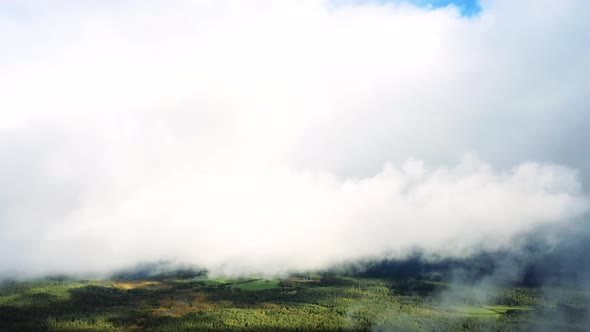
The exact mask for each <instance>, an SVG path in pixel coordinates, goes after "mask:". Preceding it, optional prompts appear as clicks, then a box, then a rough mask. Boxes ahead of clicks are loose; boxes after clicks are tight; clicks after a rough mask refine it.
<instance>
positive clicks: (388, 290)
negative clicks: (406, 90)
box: [0, 273, 590, 331]
mask: <svg viewBox="0 0 590 332" xmlns="http://www.w3.org/2000/svg"><path fill="white" fill-rule="evenodd" d="M588 303H590V294H589V293H588V292H584V291H581V290H576V289H574V288H572V289H568V288H564V287H562V288H559V289H549V288H539V287H503V288H493V289H492V288H490V289H487V288H485V287H483V286H481V285H477V284H472V285H457V284H453V283H447V282H443V281H433V280H421V279H411V278H405V279H391V278H370V277H358V276H357V277H352V276H345V275H338V274H334V273H323V274H300V275H294V276H290V277H285V278H281V279H274V278H263V277H260V278H258V277H242V278H231V279H230V278H214V277H208V276H207V275H206V274H190V273H189V274H183V273H179V274H174V275H165V276H162V275H160V276H155V277H142V278H135V277H131V276H118V277H116V278H112V279H108V280H105V279H102V280H99V279H96V280H72V279H68V278H51V279H42V280H35V281H16V280H12V281H4V282H2V284H1V287H0V331H46V330H49V331H260V330H268V331H309V330H320V331H531V330H535V331H536V330H546V331H584V330H587V327H588V326H589V325H588V323H589V322H588V320H587V317H588V307H587V304H588Z"/></svg>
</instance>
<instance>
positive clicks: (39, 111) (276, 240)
mask: <svg viewBox="0 0 590 332" xmlns="http://www.w3.org/2000/svg"><path fill="white" fill-rule="evenodd" d="M589 10H590V2H588V1H585V0H564V1H559V2H557V1H550V0H520V1H513V0H512V1H509V0H484V1H481V2H480V3H479V4H478V3H476V2H463V1H461V2H459V1H457V2H453V3H451V4H448V1H437V2H432V3H426V2H397V1H396V2H379V1H360V2H359V1H354V2H353V1H342V2H338V3H335V2H334V1H329V0H325V1H324V0H318V1H312V0H299V1H295V0H293V1H291V0H284V1H269V0H239V1H238V0H223V1H218V0H216V1H213V0H202V1H180V0H178V1H167V2H166V3H163V2H158V1H134V0H127V1H117V2H115V1H85V2H79V1H76V2H74V1H65V0H64V1H52V2H45V1H35V0H27V1H3V2H2V3H1V5H0V40H2V43H1V46H0V47H1V49H0V93H1V98H0V252H3V253H10V254H4V255H0V275H7V276H9V275H27V276H38V275H44V274H55V273H99V272H104V271H114V270H116V269H121V268H125V267H127V266H131V265H133V264H137V263H142V262H153V261H159V260H167V261H172V262H177V263H179V264H195V265H198V266H203V267H206V268H208V269H210V270H211V271H216V272H218V273H222V274H244V273H246V274H248V273H271V274H272V273H284V272H288V271H299V270H310V269H322V268H326V267H329V266H332V265H333V264H338V263H343V262H348V261H354V260H358V259H366V258H379V257H403V256H404V255H406V254H407V253H409V252H411V251H412V250H415V249H420V250H423V251H425V252H426V253H431V254H433V255H434V254H436V255H438V256H445V257H463V256H466V255H469V253H472V252H475V251H477V250H481V249H490V250H495V249H498V250H500V249H504V248H510V247H514V246H515V245H516V244H518V239H519V238H521V237H522V235H523V234H528V233H531V232H534V231H535V230H536V229H538V228H539V227H544V226H553V227H555V226H560V225H563V227H566V226H568V225H571V224H572V222H573V221H574V220H580V219H585V218H587V216H588V209H589V208H590V206H589V201H588V186H589V185H590V156H589V155H588V153H587V151H586V150H587V149H586V147H585V142H589V141H590V134H589V133H590V111H589V110H588V106H587V101H588V100H589V97H590V94H589V92H588V89H587V88H586V87H587V86H589V85H590V82H589V80H590V78H589V77H590V75H588V74H589V73H590V60H589V59H590V44H589V43H587V42H586V41H587V40H590V22H589V21H588V20H587V17H586V16H587V15H586V14H585V13H587V12H589ZM552 241H554V242H555V241H556V242H559V241H561V240H560V239H559V238H555V239H553V240H552Z"/></svg>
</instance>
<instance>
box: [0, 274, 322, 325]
mask: <svg viewBox="0 0 590 332" xmlns="http://www.w3.org/2000/svg"><path fill="white" fill-rule="evenodd" d="M317 287H321V285H317ZM179 289H180V290H182V289H186V286H185V287H178V288H172V289H155V290H152V289H145V288H135V289H129V290H123V289H120V288H116V287H109V286H97V285H88V286H83V287H78V288H73V289H69V290H68V291H67V292H68V296H67V299H63V298H62V299H60V298H59V297H57V296H55V295H53V294H50V293H35V294H31V295H28V296H27V297H26V301H23V303H19V304H17V305H6V304H0V331H14V330H18V331H45V330H47V329H48V328H49V325H48V320H49V319H52V318H55V319H59V320H60V321H71V322H74V321H76V320H78V321H85V322H89V323H94V322H95V321H97V320H98V319H102V320H104V321H105V322H107V323H108V324H109V325H108V326H111V327H113V326H114V327H115V328H122V329H126V328H129V327H132V326H135V327H139V328H141V329H143V328H146V327H148V328H149V327H154V328H156V327H159V326H175V325H182V324H181V323H182V322H190V321H198V322H199V323H204V324H206V325H211V326H219V328H204V329H199V328H190V330H191V331H200V330H207V331H217V330H219V331H229V330H230V328H228V327H224V320H223V317H222V316H211V315H206V314H204V313H203V312H189V313H186V314H184V315H181V316H166V315H162V316H157V315H153V314H152V313H151V312H150V311H151V310H153V309H156V308H158V307H160V305H161V300H163V299H174V298H175V296H174V295H175V294H176V293H175V291H177V290H179ZM189 289H191V288H190V287H189ZM198 291H199V292H201V293H204V294H205V295H206V296H207V302H208V303H212V302H216V301H225V302H226V303H228V302H229V303H232V307H233V308H256V307H257V306H258V305H261V304H263V303H268V302H273V303H284V302H289V303H291V304H296V303H297V302H301V303H302V304H304V303H314V302H315V303H317V302H321V301H322V300H323V297H324V296H320V295H319V294H313V295H312V294H301V293H300V294H297V295H295V296H287V295H285V294H284V291H283V290H282V289H273V290H261V291H243V290H240V289H233V288H231V287H227V286H224V285H220V286H210V287H203V288H199V289H198ZM84 330H85V331H104V330H108V329H105V328H100V327H97V328H96V329H93V328H92V327H90V326H86V327H84ZM240 330H257V331H260V330H261V328H260V327H251V328H248V326H244V327H242V328H240ZM262 330H264V328H262ZM267 330H269V331H271V330H272V331H298V330H301V329H298V328H293V329H281V328H273V327H268V328H267ZM305 330H309V329H305ZM322 330H328V329H322Z"/></svg>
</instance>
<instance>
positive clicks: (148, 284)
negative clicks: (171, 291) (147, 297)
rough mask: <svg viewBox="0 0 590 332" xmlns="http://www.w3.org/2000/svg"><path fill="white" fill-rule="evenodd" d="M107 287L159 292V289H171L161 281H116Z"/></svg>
mask: <svg viewBox="0 0 590 332" xmlns="http://www.w3.org/2000/svg"><path fill="white" fill-rule="evenodd" d="M106 285H109V286H112V287H117V288H120V289H124V290H128V289H135V288H146V289H149V290H157V289H167V288H170V287H171V286H170V285H167V284H164V283H161V282H159V281H145V280H138V281H127V280H126V281H114V282H109V283H107V284H106Z"/></svg>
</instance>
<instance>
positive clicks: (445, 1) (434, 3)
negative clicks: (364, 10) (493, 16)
mask: <svg viewBox="0 0 590 332" xmlns="http://www.w3.org/2000/svg"><path fill="white" fill-rule="evenodd" d="M359 2H379V3H388V2H397V3H401V2H408V3H412V4H414V5H416V6H419V7H426V8H434V9H436V8H442V7H447V6H449V5H454V6H457V7H458V8H460V10H461V14H462V15H464V16H473V15H477V14H478V13H479V12H480V11H481V5H480V3H479V0H360V1H359Z"/></svg>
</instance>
